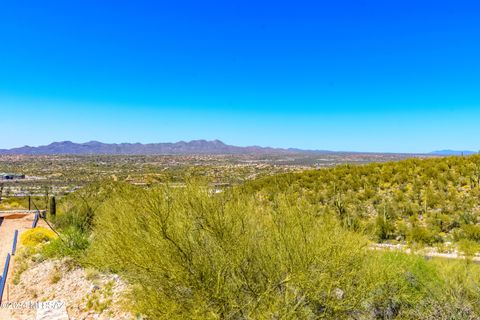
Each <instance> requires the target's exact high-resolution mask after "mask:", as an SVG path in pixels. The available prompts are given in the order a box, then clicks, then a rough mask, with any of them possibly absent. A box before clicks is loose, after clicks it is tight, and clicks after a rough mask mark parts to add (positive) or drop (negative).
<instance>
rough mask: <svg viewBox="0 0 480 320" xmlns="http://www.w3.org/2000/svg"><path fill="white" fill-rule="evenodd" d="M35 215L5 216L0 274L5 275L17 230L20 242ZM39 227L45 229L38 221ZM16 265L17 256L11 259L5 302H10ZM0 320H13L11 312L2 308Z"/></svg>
mask: <svg viewBox="0 0 480 320" xmlns="http://www.w3.org/2000/svg"><path fill="white" fill-rule="evenodd" d="M34 217H35V215H34V214H10V215H4V219H3V223H2V225H1V226H0V273H3V268H4V266H5V260H6V258H7V255H8V254H9V253H11V251H12V245H13V237H14V234H15V230H18V242H19V241H20V235H21V234H22V233H23V232H24V231H26V230H29V229H30V228H31V227H32V222H33V219H34ZM38 226H42V227H45V226H46V225H45V223H44V222H43V221H41V220H39V221H38ZM14 263H15V256H11V258H10V268H9V270H8V276H7V283H6V285H5V290H4V292H3V302H5V301H8V300H9V295H10V290H11V288H12V286H11V281H12V277H13V264H14ZM0 319H12V317H11V315H10V311H9V310H8V309H5V308H0Z"/></svg>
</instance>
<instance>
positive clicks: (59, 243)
mask: <svg viewBox="0 0 480 320" xmlns="http://www.w3.org/2000/svg"><path fill="white" fill-rule="evenodd" d="M89 245H90V242H89V240H88V237H87V235H86V234H85V233H84V232H82V231H81V230H79V229H77V228H76V227H74V226H72V227H69V228H67V229H64V230H63V232H62V234H61V237H57V238H55V239H53V240H52V241H50V242H49V243H47V244H45V245H44V246H43V247H42V254H43V255H44V256H45V257H47V258H61V257H67V256H69V257H73V258H77V260H78V259H80V258H82V257H83V255H84V252H85V250H86V249H87V248H88V246H89Z"/></svg>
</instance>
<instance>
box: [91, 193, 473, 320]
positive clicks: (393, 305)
mask: <svg viewBox="0 0 480 320" xmlns="http://www.w3.org/2000/svg"><path fill="white" fill-rule="evenodd" d="M94 225H95V228H94V232H93V242H92V246H91V247H90V249H89V252H88V255H89V262H90V263H91V264H93V265H95V266H97V267H99V268H102V269H107V270H110V271H115V272H118V273H121V274H122V275H123V276H124V277H125V278H126V279H127V280H128V281H129V283H131V284H132V288H133V293H132V294H133V297H134V299H133V300H134V301H135V302H136V304H135V307H136V310H137V311H138V312H140V313H142V314H145V315H147V316H148V317H150V318H153V319H185V318H188V319H219V318H222V319H232V318H239V319H240V318H245V319H272V318H278V319H316V318H335V319H352V318H377V319H393V318H402V319H415V318H418V316H419V314H421V313H419V312H420V310H421V312H422V313H423V314H435V312H436V310H435V308H437V305H438V304H439V303H440V302H441V303H443V305H442V307H443V308H444V309H445V310H446V308H447V307H449V308H451V310H450V309H449V310H450V311H449V312H451V314H454V312H455V310H457V308H465V309H466V310H467V309H468V312H469V313H468V314H472V315H480V313H477V312H478V310H477V307H472V305H473V302H474V301H475V299H478V298H480V294H479V293H478V292H476V293H475V292H473V291H472V295H470V296H468V297H466V298H465V300H464V301H462V302H460V303H457V302H455V299H454V298H453V297H454V296H456V295H459V294H461V292H462V291H461V288H460V287H459V286H456V285H455V286H454V285H451V284H450V283H451V281H450V280H449V279H448V277H450V276H451V275H448V274H440V273H439V270H438V269H437V264H434V263H431V262H427V261H425V260H424V259H423V258H421V257H417V256H409V255H406V254H402V253H380V252H375V251H371V250H368V248H367V241H366V238H364V237H363V236H361V235H359V234H358V233H355V232H352V231H349V230H348V228H346V227H345V226H342V223H341V222H338V217H337V215H336V214H334V215H325V214H319V213H318V211H317V210H316V206H314V205H312V204H311V203H309V201H307V199H305V198H302V197H300V198H299V197H296V198H295V200H294V201H293V200H292V199H290V198H289V197H288V195H285V194H280V195H276V196H275V197H273V198H271V199H270V201H268V202H265V201H264V200H262V199H261V198H258V197H257V196H255V195H252V194H248V193H244V192H243V190H241V189H237V190H233V191H232V192H225V193H223V194H217V195H213V194H212V193H211V192H210V191H209V189H208V188H206V187H202V186H195V185H189V186H187V187H186V188H168V187H165V188H158V189H153V190H143V189H138V188H135V187H131V186H122V187H121V188H117V189H116V191H115V194H114V195H112V197H111V198H110V199H109V200H108V201H107V202H106V203H104V205H103V206H102V208H101V210H99V211H98V212H97V216H96V217H95V223H94ZM422 241H423V240H422ZM447 302H448V303H450V304H447ZM419 306H420V307H419ZM432 306H435V307H432ZM447 311H448V310H447ZM447 311H445V312H447ZM432 319H433V318H432Z"/></svg>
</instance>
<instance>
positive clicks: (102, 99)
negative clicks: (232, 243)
mask: <svg viewBox="0 0 480 320" xmlns="http://www.w3.org/2000/svg"><path fill="white" fill-rule="evenodd" d="M479 14H480V2H479V1H453V0H450V1H442V0H436V1H428V0H398V1H397V0H389V1H385V0H378V1H362V0H356V1H353V0H352V1H344V0H335V1H333V0H332V1H320V0H317V1H301V0H297V1H288V2H287V1H261V0H256V1H250V0H242V1H235V0H231V1H208V0H204V1H181V0H177V1H173V0H172V1H141V0H136V1H98V0H97V1H91V0H83V1H73V0H72V1H65V0H63V1H49V0H44V1H33V0H32V1H22V0H6V1H2V2H0V116H1V119H0V120H1V121H0V128H1V130H0V148H7V147H14V146H22V145H25V144H28V145H40V144H47V143H50V142H52V141H58V140H73V141H76V142H85V141H88V140H100V141H104V142H137V141H138V142H167V141H178V140H191V139H201V138H203V139H217V138H218V139H221V140H223V141H224V142H226V143H229V144H235V145H253V144H257V145H264V146H267V145H268V146H275V147H299V148H310V149H330V150H352V151H394V152H395V151H398V152H428V151H432V150H436V149H443V148H454V149H472V150H478V149H480V139H479V138H480V125H479V121H480V18H479Z"/></svg>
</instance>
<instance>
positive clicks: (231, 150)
mask: <svg viewBox="0 0 480 320" xmlns="http://www.w3.org/2000/svg"><path fill="white" fill-rule="evenodd" d="M295 153H296V154H299V153H304V154H332V153H337V154H340V153H341V154H346V153H348V154H350V153H358V152H337V151H328V150H303V149H296V148H288V149H284V148H271V147H260V146H249V147H238V146H232V145H228V144H225V143H223V142H222V141H220V140H213V141H207V140H192V141H188V142H185V141H179V142H174V143H147V144H142V143H102V142H98V141H89V142H85V143H75V142H72V141H61V142H53V143H51V144H49V145H45V146H38V147H31V146H24V147H20V148H13V149H0V155H6V154H26V155H54V154H72V155H100V154H107V155H108V154H111V155H114V154H118V155H182V154H183V155H189V154H295ZM475 153H476V152H474V151H457V150H439V151H433V152H430V153H429V154H430V155H437V156H450V155H462V154H463V155H470V154H475ZM377 154H380V153H377Z"/></svg>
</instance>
